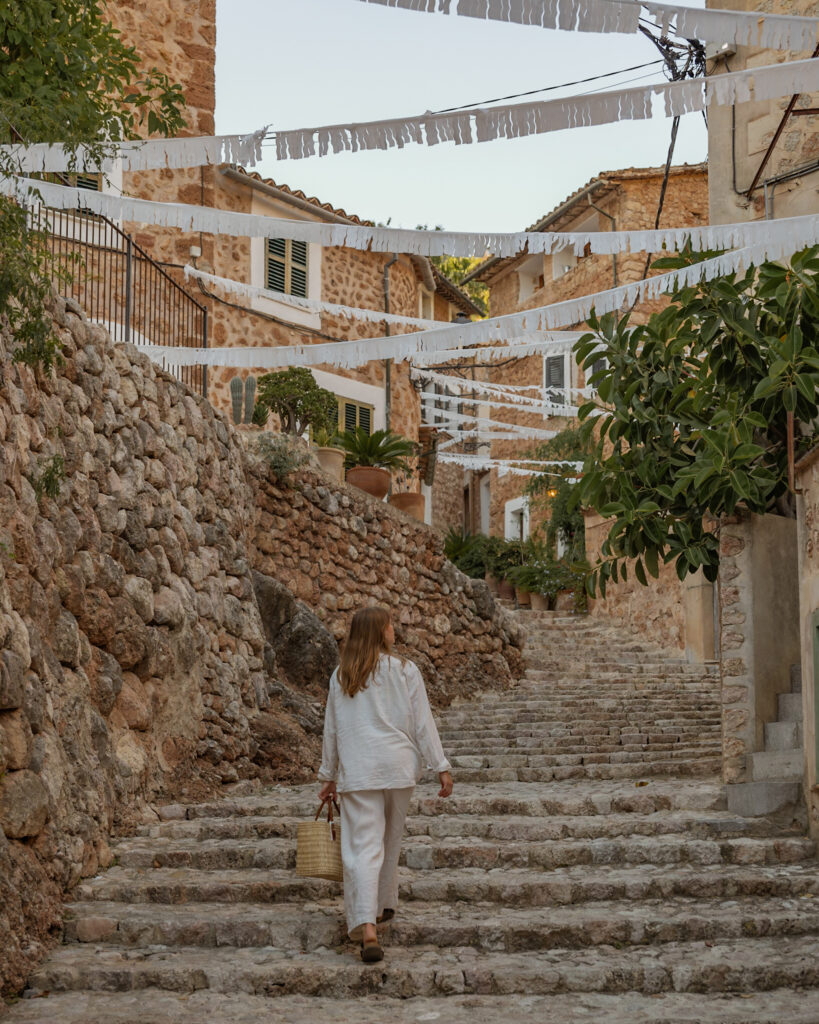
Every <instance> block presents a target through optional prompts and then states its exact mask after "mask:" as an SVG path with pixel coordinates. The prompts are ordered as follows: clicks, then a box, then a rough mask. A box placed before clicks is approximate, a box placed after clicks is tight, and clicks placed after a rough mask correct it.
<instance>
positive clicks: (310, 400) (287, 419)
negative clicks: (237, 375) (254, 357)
mask: <svg viewBox="0 0 819 1024" xmlns="http://www.w3.org/2000/svg"><path fill="white" fill-rule="evenodd" d="M271 412H274V413H276V415H277V416H278V417H279V420H280V421H281V427H282V433H283V434H295V435H296V436H301V435H302V434H303V433H304V432H305V430H307V428H308V427H313V429H314V430H327V431H329V430H332V428H333V427H334V426H335V425H336V423H337V418H338V405H337V400H336V396H335V395H334V394H333V392H332V391H328V390H327V389H326V388H320V387H319V386H318V384H317V383H316V378H315V377H314V376H313V374H312V373H310V371H309V370H308V369H307V368H306V367H305V366H291V367H290V368H289V369H287V370H279V371H278V372H277V373H266V374H265V375H264V376H263V377H260V378H259V385H258V389H257V391H256V409H255V411H254V415H253V422H254V423H256V424H257V425H259V426H264V424H265V423H266V422H267V417H268V415H269V414H270V413H271Z"/></svg>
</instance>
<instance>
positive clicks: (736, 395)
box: [574, 247, 819, 593]
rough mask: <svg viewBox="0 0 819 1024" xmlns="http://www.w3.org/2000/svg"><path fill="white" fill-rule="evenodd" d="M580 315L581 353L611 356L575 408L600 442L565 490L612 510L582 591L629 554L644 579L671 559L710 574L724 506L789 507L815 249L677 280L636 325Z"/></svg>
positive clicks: (817, 322)
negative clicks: (742, 269) (712, 276)
mask: <svg viewBox="0 0 819 1024" xmlns="http://www.w3.org/2000/svg"><path fill="white" fill-rule="evenodd" d="M709 255H712V254H708V253H700V254H697V255H696V257H695V256H693V255H692V254H690V253H688V254H683V255H682V256H679V257H673V258H667V259H663V260H658V261H657V262H656V263H655V266H656V267H657V268H658V269H670V268H675V267H679V266H682V265H685V264H686V263H690V262H694V261H695V260H700V259H705V258H707V257H708V256H709ZM589 324H590V326H591V328H592V332H593V333H591V334H587V335H584V337H583V338H581V339H580V341H579V342H578V344H577V346H576V358H577V361H578V363H579V364H580V365H582V366H583V367H584V368H585V369H586V370H587V371H589V370H590V369H591V367H592V365H593V363H594V362H595V361H596V360H597V359H599V358H600V356H601V355H602V356H605V358H606V363H607V365H606V367H605V369H602V370H598V372H596V373H594V374H593V375H592V376H591V384H592V385H593V386H594V387H596V389H597V393H598V397H597V399H595V400H593V401H590V402H588V403H586V404H585V405H584V406H582V407H581V409H580V419H581V420H582V421H584V429H586V430H588V431H589V436H590V437H591V436H593V435H594V436H596V437H597V439H598V440H597V446H596V451H595V452H594V455H593V456H592V457H591V458H590V459H589V460H588V462H587V465H586V467H585V471H584V475H583V479H582V481H581V483H580V485H579V486H578V487H577V488H576V489H575V493H574V499H575V501H576V502H579V503H582V504H585V505H590V506H591V507H593V508H594V509H596V510H597V511H598V512H599V513H600V514H601V515H604V516H607V517H611V519H612V524H611V528H610V530H609V533H608V535H607V538H606V541H605V542H604V545H603V549H602V552H603V554H602V558H601V560H600V562H599V563H598V564H597V565H596V566H595V567H594V571H593V573H592V575H591V577H590V589H591V592H592V593H594V592H595V588H596V587H599V589H600V591H601V592H602V593H605V588H606V583H607V582H608V581H609V580H613V581H617V580H618V579H625V578H626V575H627V572H628V564H629V562H630V561H632V560H633V567H634V572H635V575H636V577H637V579H638V580H639V581H640V582H641V583H646V582H647V574H648V575H651V576H654V577H656V576H657V575H658V573H659V566H660V564H661V563H670V562H673V563H674V564H675V567H676V571H677V574H678V576H679V578H680V579H684V578H685V577H686V575H687V574H688V573H691V572H695V571H696V570H698V569H699V568H702V569H703V572H704V574H705V576H706V578H707V579H709V580H714V579H715V578H716V575H717V572H718V568H719V544H718V538H717V535H716V532H715V530H716V524H717V522H718V520H719V518H720V517H721V516H725V515H731V514H734V513H735V512H736V511H737V509H738V508H739V507H740V506H743V507H745V508H747V509H748V510H750V511H751V512H756V513H760V514H762V513H765V512H771V511H776V512H779V513H780V514H787V515H793V514H794V511H793V495H792V494H791V493H790V490H789V483H788V477H789V463H790V462H791V461H792V460H793V459H794V458H795V457H798V456H799V454H800V453H801V452H803V451H805V450H806V449H807V448H809V447H810V446H811V445H812V444H814V443H815V441H816V435H817V429H816V426H815V420H816V417H817V414H818V413H819V404H817V386H819V351H817V336H818V335H819V247H814V248H811V249H807V250H805V251H803V252H801V253H798V254H797V255H795V256H794V257H793V259H792V260H791V262H790V265H785V266H783V265H780V264H778V263H765V264H763V265H762V266H760V267H759V268H758V269H754V268H751V269H749V270H748V272H747V273H745V274H744V275H738V274H732V275H729V276H727V277H721V278H718V279H716V280H714V281H710V282H703V283H700V284H698V285H696V286H693V287H689V288H684V289H681V290H679V291H678V292H677V293H676V294H674V295H673V296H672V299H671V303H670V305H669V306H668V307H667V308H665V309H664V310H663V311H662V312H660V313H655V314H653V315H652V316H651V317H650V319H649V321H648V323H647V324H645V325H644V326H636V327H631V326H630V325H629V322H628V317H624V318H623V319H620V320H617V318H616V317H615V316H613V315H607V316H604V317H602V318H600V319H598V318H597V317H595V316H592V317H590V318H589ZM790 438H792V439H790Z"/></svg>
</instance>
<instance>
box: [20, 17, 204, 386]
mask: <svg viewBox="0 0 819 1024" xmlns="http://www.w3.org/2000/svg"><path fill="white" fill-rule="evenodd" d="M184 106H185V101H184V97H183V95H182V90H181V87H180V86H179V85H175V84H173V83H172V82H171V81H170V80H169V78H168V76H167V75H166V74H165V73H164V72H162V71H161V70H159V69H157V68H151V69H149V70H147V71H145V70H142V69H141V67H140V60H139V55H138V53H137V51H136V50H135V49H134V48H133V47H130V46H126V45H125V43H124V42H123V41H122V39H121V37H120V35H119V33H118V32H117V30H116V29H115V28H114V27H113V25H111V23H110V21H109V20H108V18H107V16H106V4H105V3H104V2H100V0H5V2H4V3H2V4H0V143H4V144H8V143H20V144H22V145H25V144H29V143H34V142H63V143H65V144H66V145H67V147H68V149H69V152H71V151H75V150H76V147H77V146H78V145H79V144H80V143H83V144H85V145H86V146H87V147H88V148H89V151H90V153H91V155H92V156H94V157H95V158H99V159H102V157H104V156H105V155H106V153H107V152H109V151H110V148H111V147H110V143H111V142H112V141H120V140H123V139H129V138H135V137H137V134H138V133H139V132H140V131H141V130H145V129H147V131H148V132H149V133H160V134H163V135H173V134H175V133H177V132H178V131H179V129H180V128H182V127H183V126H184V124H185V121H184V117H183V110H184ZM15 170H16V165H15V161H14V157H13V154H10V153H6V154H0V175H9V174H13V173H14V172H15ZM68 273H69V270H67V269H66V268H65V267H59V266H57V265H56V264H55V261H54V259H53V258H52V256H51V254H50V252H49V250H48V248H47V247H46V246H45V245H44V244H43V238H42V236H41V235H39V234H38V233H37V232H35V231H32V230H31V229H30V227H29V224H28V220H27V217H26V213H25V210H23V209H22V208H21V207H19V206H17V205H16V204H15V203H14V202H12V201H11V200H10V199H6V198H0V316H5V317H6V318H7V319H8V321H9V325H10V327H11V329H12V334H13V336H14V337H15V339H16V343H17V348H16V351H15V358H16V359H17V360H18V361H21V362H25V363H28V364H29V365H32V366H37V365H40V366H43V367H45V368H46V369H48V368H50V367H51V365H52V364H53V363H54V361H55V360H56V359H57V358H58V354H59V344H58V342H57V339H56V338H55V337H54V335H53V332H52V330H51V326H50V322H49V319H48V317H47V316H46V312H45V303H46V300H47V296H48V292H49V289H50V280H51V278H52V277H57V278H58V279H59V278H60V277H65V276H67V275H68Z"/></svg>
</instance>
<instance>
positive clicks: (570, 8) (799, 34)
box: [362, 0, 819, 50]
mask: <svg viewBox="0 0 819 1024" xmlns="http://www.w3.org/2000/svg"><path fill="white" fill-rule="evenodd" d="M362 2H363V3H368V4H379V5H380V6H382V7H398V8H403V9H404V10H407V11H425V12H426V13H428V14H460V15H462V16H465V17H468V18H482V19H488V20H492V21H506V22H512V23H515V24H518V25H534V26H537V27H538V28H553V29H563V30H565V31H574V32H620V33H628V34H631V33H633V32H636V31H637V28H638V25H639V17H640V8H641V7H642V8H644V9H645V10H647V11H648V12H649V13H650V14H651V15H652V16H653V17H654V18H656V19H657V20H658V21H660V22H661V24H662V27H663V30H664V32H666V33H667V32H668V29H669V27H670V26H671V25H672V24H674V25H675V35H677V36H679V37H681V38H683V39H701V40H703V41H705V42H718V43H738V44H741V45H744V46H765V47H772V48H774V49H783V50H809V49H811V48H812V47H813V46H814V44H815V43H816V37H817V28H819V22H818V21H817V19H816V18H802V17H794V16H791V15H782V14H768V13H767V12H765V11H750V12H749V11H731V10H727V11H722V10H702V9H701V8H696V7H677V6H676V5H674V4H660V3H651V2H646V0H643V2H638V0H362Z"/></svg>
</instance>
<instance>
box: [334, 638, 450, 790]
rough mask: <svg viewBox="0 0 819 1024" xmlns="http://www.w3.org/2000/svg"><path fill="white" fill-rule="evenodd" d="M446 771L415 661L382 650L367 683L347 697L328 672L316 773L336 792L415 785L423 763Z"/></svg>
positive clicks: (439, 742)
mask: <svg viewBox="0 0 819 1024" xmlns="http://www.w3.org/2000/svg"><path fill="white" fill-rule="evenodd" d="M425 767H427V768H431V769H432V770H433V771H436V772H439V773H440V772H446V771H449V770H450V764H449V761H447V759H446V757H445V756H444V751H443V747H442V746H441V740H440V738H439V736H438V730H437V728H436V726H435V721H434V719H433V717H432V710H431V708H430V706H429V698H428V697H427V691H426V688H425V686H424V680H423V677H422V675H421V672H420V670H419V669H418V666H417V665H415V664H414V663H413V662H411V661H402V660H401V659H400V658H395V657H392V656H389V655H386V654H382V655H381V657H380V658H379V660H378V664H377V665H376V667H375V671H374V672H373V674H372V675H371V676H370V678H369V680H368V682H367V687H366V689H364V690H359V692H358V693H357V694H356V695H355V696H354V697H348V696H347V694H346V693H345V692H344V691H343V690H342V689H341V685H340V683H339V681H338V669H336V670H335V672H333V674H332V676H331V677H330V692H329V694H328V696H327V709H326V711H325V713H324V747H323V750H322V759H321V768H320V769H319V774H318V777H319V779H320V780H321V781H322V782H331V781H334V782H335V783H336V786H337V789H338V791H339V793H344V792H347V793H352V792H355V791H357V790H366V789H405V788H407V787H409V786H414V785H415V784H416V783H417V782H418V780H419V779H420V778H421V776H422V775H423V773H424V768H425Z"/></svg>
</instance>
